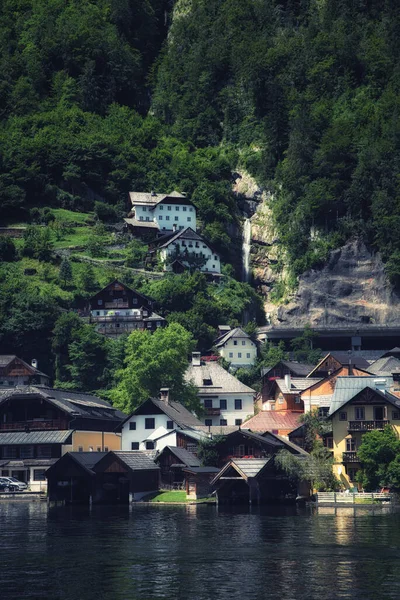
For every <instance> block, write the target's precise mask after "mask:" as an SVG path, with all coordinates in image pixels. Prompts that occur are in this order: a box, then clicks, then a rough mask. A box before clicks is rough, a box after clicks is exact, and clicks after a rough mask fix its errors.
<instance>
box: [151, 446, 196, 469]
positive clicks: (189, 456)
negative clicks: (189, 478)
mask: <svg viewBox="0 0 400 600" xmlns="http://www.w3.org/2000/svg"><path fill="white" fill-rule="evenodd" d="M166 449H168V450H169V451H170V452H172V454H173V455H174V456H176V458H177V459H178V461H179V463H181V464H183V465H185V467H200V466H201V462H200V461H199V459H198V458H197V456H195V455H194V454H193V453H192V452H189V451H188V450H186V449H185V448H178V447H176V446H166V447H165V448H163V450H162V452H161V453H160V454H159V456H161V455H162V454H163V453H164V452H165V451H166ZM157 458H158V457H157Z"/></svg>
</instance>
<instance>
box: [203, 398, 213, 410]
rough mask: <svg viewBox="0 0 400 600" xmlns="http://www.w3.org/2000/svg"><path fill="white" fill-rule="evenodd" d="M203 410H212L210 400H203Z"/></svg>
mask: <svg viewBox="0 0 400 600" xmlns="http://www.w3.org/2000/svg"><path fill="white" fill-rule="evenodd" d="M204 408H212V400H211V398H206V399H205V400H204Z"/></svg>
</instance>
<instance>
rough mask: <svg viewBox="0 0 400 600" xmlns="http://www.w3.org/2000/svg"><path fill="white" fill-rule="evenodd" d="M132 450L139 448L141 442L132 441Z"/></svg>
mask: <svg viewBox="0 0 400 600" xmlns="http://www.w3.org/2000/svg"><path fill="white" fill-rule="evenodd" d="M131 450H139V442H131Z"/></svg>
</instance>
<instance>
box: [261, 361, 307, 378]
mask: <svg viewBox="0 0 400 600" xmlns="http://www.w3.org/2000/svg"><path fill="white" fill-rule="evenodd" d="M280 364H281V365H283V366H285V367H286V368H288V369H289V370H290V371H291V372H292V373H293V375H297V376H298V377H307V375H308V374H309V373H310V372H311V371H312V370H313V369H314V367H315V365H307V364H305V363H299V362H296V361H293V360H280V361H279V362H278V363H276V364H275V365H273V366H272V367H262V369H261V377H264V375H268V373H269V372H270V371H272V369H275V368H276V367H277V366H278V365H280Z"/></svg>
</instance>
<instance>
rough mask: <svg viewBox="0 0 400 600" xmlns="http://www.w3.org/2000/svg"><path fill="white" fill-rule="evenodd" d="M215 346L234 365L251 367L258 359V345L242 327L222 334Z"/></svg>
mask: <svg viewBox="0 0 400 600" xmlns="http://www.w3.org/2000/svg"><path fill="white" fill-rule="evenodd" d="M214 346H215V347H216V349H217V350H218V352H219V355H220V356H222V357H223V358H225V360H227V361H228V362H230V363H231V365H232V367H236V368H239V367H251V366H252V365H254V363H255V361H256V359H257V346H256V344H255V343H254V342H253V340H252V339H251V338H250V336H249V335H247V333H246V332H245V331H243V329H242V328H241V327H235V328H234V329H231V330H230V331H228V332H227V333H225V334H224V335H221V336H220V337H219V338H217V339H216V341H215V342H214Z"/></svg>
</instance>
